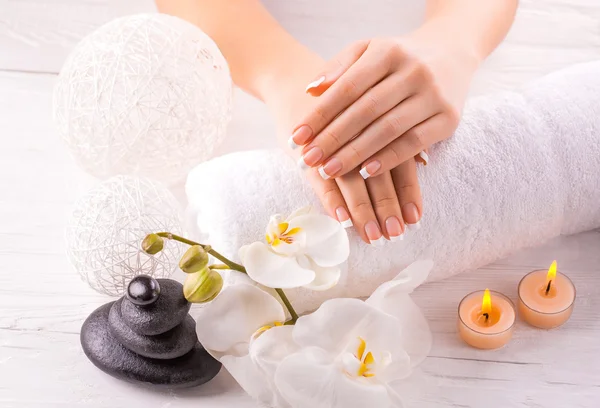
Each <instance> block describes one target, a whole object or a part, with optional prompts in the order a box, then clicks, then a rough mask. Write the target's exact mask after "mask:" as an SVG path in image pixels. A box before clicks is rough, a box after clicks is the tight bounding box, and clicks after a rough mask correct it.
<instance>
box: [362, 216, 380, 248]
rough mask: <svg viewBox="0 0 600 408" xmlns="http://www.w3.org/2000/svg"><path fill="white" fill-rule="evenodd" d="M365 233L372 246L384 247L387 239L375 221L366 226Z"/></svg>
mask: <svg viewBox="0 0 600 408" xmlns="http://www.w3.org/2000/svg"><path fill="white" fill-rule="evenodd" d="M365 233H366V234H367V238H369V242H371V245H374V246H382V245H384V244H385V237H384V236H383V235H382V234H381V230H380V229H379V226H378V225H377V223H376V222H375V221H369V222H368V223H367V225H365Z"/></svg>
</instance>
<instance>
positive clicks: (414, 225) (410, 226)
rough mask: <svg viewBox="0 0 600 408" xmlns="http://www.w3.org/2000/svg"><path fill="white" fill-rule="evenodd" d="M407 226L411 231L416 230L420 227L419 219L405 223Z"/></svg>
mask: <svg viewBox="0 0 600 408" xmlns="http://www.w3.org/2000/svg"><path fill="white" fill-rule="evenodd" d="M406 225H407V226H408V229H410V230H411V231H418V230H420V229H421V220H419V221H417V222H415V223H414V224H406Z"/></svg>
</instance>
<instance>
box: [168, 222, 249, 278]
mask: <svg viewBox="0 0 600 408" xmlns="http://www.w3.org/2000/svg"><path fill="white" fill-rule="evenodd" d="M156 235H158V236H159V237H163V238H168V239H173V240H175V241H179V242H183V243H184V244H188V245H200V246H201V247H202V248H204V249H205V250H206V252H208V253H209V254H211V255H212V256H214V257H215V258H217V259H218V260H219V261H221V262H223V263H224V264H225V265H227V266H228V267H229V269H233V270H235V271H238V272H242V273H246V268H244V267H243V266H242V265H240V264H237V263H235V262H233V261H230V260H229V259H227V258H225V257H224V256H223V255H221V254H220V253H218V252H217V251H215V250H214V249H212V247H211V246H210V245H204V244H201V243H199V242H194V241H191V240H189V239H187V238H183V237H180V236H179V235H175V234H171V233H170V232H158V233H157V234H156Z"/></svg>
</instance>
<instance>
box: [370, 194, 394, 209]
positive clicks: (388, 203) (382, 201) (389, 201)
mask: <svg viewBox="0 0 600 408" xmlns="http://www.w3.org/2000/svg"><path fill="white" fill-rule="evenodd" d="M397 203H398V198H396V197H391V196H384V197H377V198H375V200H374V202H373V205H374V206H375V209H376V210H381V209H388V208H392V207H393V206H394V205H396V204H397Z"/></svg>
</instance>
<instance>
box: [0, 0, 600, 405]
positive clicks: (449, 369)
mask: <svg viewBox="0 0 600 408" xmlns="http://www.w3.org/2000/svg"><path fill="white" fill-rule="evenodd" d="M274 1H275V0H270V1H268V3H270V6H273V4H275V3H274ZM277 1H284V0H277ZM287 1H289V0H287ZM307 4H308V3H307V1H306V0H298V5H299V7H305V6H306V5H307ZM522 7H523V9H522V11H521V12H520V15H519V20H518V21H517V24H516V26H515V29H514V30H513V32H512V33H511V35H510V37H509V39H508V41H507V43H506V44H505V46H503V48H501V49H500V50H499V51H498V52H497V53H496V55H495V56H494V59H492V60H491V61H490V63H489V64H488V65H489V66H488V68H487V71H484V74H483V75H482V76H481V77H480V80H478V81H480V83H481V84H482V85H481V86H480V88H479V89H481V90H482V91H483V90H490V89H505V88H509V87H512V86H515V85H518V84H519V83H522V82H523V81H525V80H529V79H531V78H534V77H536V76H539V75H541V74H542V73H544V72H548V71H550V70H553V69H556V68H559V67H562V66H565V65H568V64H569V63H574V62H578V61H585V60H591V59H595V58H598V56H600V5H599V4H598V2H597V0H544V1H538V0H535V1H534V0H522ZM152 9H153V5H152V2H151V1H149V0H128V1H118V0H83V1H81V0H55V1H49V0H18V1H15V0H0V71H5V72H0V129H1V131H0V140H1V142H2V144H1V145H0V265H2V267H1V268H0V407H2V408H13V407H14V408H16V407H19V408H38V407H40V408H41V407H61V408H63V407H64V408H70V407H80V406H82V407H83V406H85V407H91V408H120V407H123V408H125V407H128V408H130V407H131V408H142V407H143V408H145V407H161V408H166V407H173V408H174V407H177V408H179V407H181V408H186V407H190V408H191V407H211V408H213V407H214V408H222V407H223V408H224V407H228V408H234V407H235V408H250V407H254V406H255V404H254V403H253V402H252V401H251V400H250V399H249V398H248V397H247V396H245V395H244V393H243V391H242V390H241V389H240V388H239V387H238V386H237V385H236V384H235V382H234V381H233V380H232V379H231V377H230V376H229V375H228V374H227V373H225V372H222V373H221V374H219V376H218V377H217V379H216V380H215V381H214V382H213V383H212V384H211V386H210V387H201V388H198V389H194V390H188V391H178V392H156V391H150V390H147V389H140V388H137V387H134V386H131V385H128V384H125V383H122V382H120V381H117V380H114V379H112V378H111V377H108V376H106V375H104V374H103V373H102V372H100V371H99V370H97V369H96V368H95V367H94V366H93V365H92V364H91V363H89V362H88V361H87V360H86V358H85V356H84V355H83V352H82V351H81V348H80V346H79V329H80V326H81V323H82V322H83V320H84V319H85V317H86V316H87V315H88V314H89V313H90V312H91V311H92V310H94V309H95V308H96V307H98V306H99V305H101V304H102V303H104V302H106V301H108V300H109V299H107V298H106V297H104V296H102V295H99V294H96V293H95V292H93V291H92V290H91V289H89V288H88V287H87V286H86V285H85V284H84V283H83V282H81V281H80V280H79V279H78V277H77V275H76V273H75V272H73V271H72V270H71V269H70V267H69V265H68V263H67V259H66V256H65V253H64V242H63V230H64V225H65V223H66V219H67V215H68V211H69V207H70V205H71V204H72V203H73V202H74V200H76V199H77V198H78V197H79V196H80V195H81V194H82V193H83V192H84V191H87V189H89V188H90V187H91V186H92V185H93V183H94V181H93V180H91V179H90V178H89V177H87V176H86V175H84V174H82V173H81V172H80V171H79V169H78V168H77V167H76V166H75V164H74V163H73V162H72V160H71V159H70V158H69V156H68V154H67V152H66V150H65V148H64V146H62V144H61V143H60V141H59V140H58V137H57V135H56V132H55V131H54V129H53V126H52V123H51V114H50V111H51V109H50V108H51V106H50V105H51V89H52V84H53V81H54V79H55V75H54V73H56V72H58V70H59V69H60V66H61V64H62V61H63V60H64V58H65V56H66V55H67V54H68V52H69V50H70V49H71V48H72V46H73V45H74V44H75V43H76V42H77V41H78V40H79V39H80V38H81V37H82V36H83V35H84V34H85V33H87V32H89V31H90V30H92V29H93V28H94V27H96V26H98V25H99V24H101V23H103V22H105V21H108V20H110V19H112V18H114V17H116V16H119V15H123V14H128V13H133V12H141V11H151V10H152ZM12 71H21V73H19V72H12ZM22 72H32V73H38V74H31V73H29V74H28V73H22ZM44 72H47V73H50V74H40V73H44ZM477 86H478V85H477V84H476V87H477ZM244 106H247V105H245V104H244ZM252 106H254V107H253V108H252V109H256V112H259V111H260V114H261V115H264V110H261V109H262V108H261V107H260V106H258V105H252ZM252 109H251V110H250V111H247V112H244V116H243V117H242V118H246V119H248V118H252V117H253V116H254V115H253V112H254V111H252ZM242 122H243V121H239V122H238V123H237V125H235V124H234V125H235V126H234V128H236V127H237V128H239V129H242V128H243V125H244V123H245V122H244V123H242ZM260 126H262V124H257V125H256V129H258V128H259V127H260ZM599 248H600V232H598V231H592V232H588V233H584V234H580V235H577V236H573V237H565V238H560V239H558V240H555V241H553V242H551V243H548V244H546V245H544V246H542V247H539V248H536V249H531V250H527V251H523V252H521V253H518V254H514V255H513V256H511V257H509V258H507V259H504V260H502V261H500V262H497V263H495V264H493V265H490V266H488V267H486V268H482V269H481V270H479V271H473V272H470V273H465V274H463V275H460V276H458V277H455V278H452V279H451V280H447V281H444V282H438V283H432V284H428V285H426V286H424V287H422V288H420V289H419V290H418V291H417V293H416V295H415V296H416V300H417V302H418V303H419V305H420V306H421V307H422V308H423V309H424V310H425V311H426V313H427V315H428V317H429V319H430V321H431V325H432V330H433V331H434V334H435V340H434V348H433V350H432V353H431V356H430V357H429V358H428V359H427V360H426V361H425V363H424V364H423V365H422V367H421V368H420V369H419V371H418V372H417V373H416V374H415V375H414V376H413V377H412V379H411V380H410V381H408V382H407V383H405V384H404V385H403V387H404V388H405V394H404V396H405V398H406V401H407V405H408V406H409V407H424V408H429V407H431V408H442V407H473V408H479V407H484V406H485V407H491V408H505V407H519V408H521V407H523V408H525V407H527V408H534V407H535V408H537V407H551V408H552V407H556V408H559V407H561V408H562V407H590V408H592V407H597V406H598V401H599V400H600V368H598V367H600V342H598V339H599V338H600V319H598V318H597V313H598V311H599V310H600V289H599V288H600V274H599V269H600V267H599V265H600V251H599V250H598V249H599ZM555 258H556V259H558V260H559V264H560V266H561V269H562V270H563V271H564V272H566V273H568V274H569V276H570V277H571V278H572V279H573V281H574V282H575V284H576V286H577V289H578V300H577V303H576V308H575V312H574V314H573V317H572V319H571V320H570V321H569V323H568V324H567V325H565V326H564V327H562V328H560V329H557V330H553V331H541V330H537V329H533V328H531V327H528V326H527V325H525V324H523V323H522V322H519V323H518V326H517V330H516V332H515V335H514V339H513V341H512V342H511V343H510V344H509V345H508V346H507V347H506V348H504V349H501V350H497V351H487V352H484V351H477V350H474V349H472V348H469V347H467V346H466V345H464V344H463V343H462V342H461V341H460V340H459V339H458V338H457V335H456V329H455V325H456V307H457V304H458V302H459V301H460V299H461V298H462V297H463V296H464V295H465V294H466V293H468V292H470V291H472V290H475V289H481V288H483V287H490V288H491V289H495V290H499V291H501V292H504V293H506V294H507V295H509V296H510V297H511V298H512V299H513V300H515V292H516V285H517V283H518V281H519V279H520V278H521V277H522V276H523V275H524V274H525V273H526V272H527V271H529V270H532V269H537V268H543V267H546V266H547V265H548V264H549V263H550V261H551V260H552V259H555Z"/></svg>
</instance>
